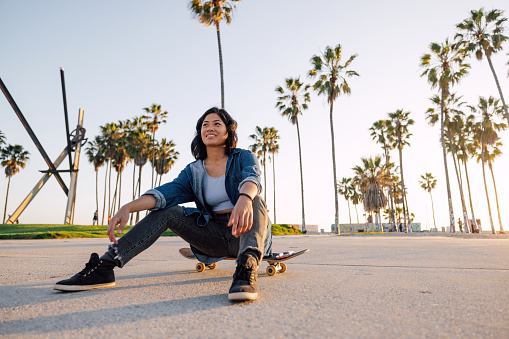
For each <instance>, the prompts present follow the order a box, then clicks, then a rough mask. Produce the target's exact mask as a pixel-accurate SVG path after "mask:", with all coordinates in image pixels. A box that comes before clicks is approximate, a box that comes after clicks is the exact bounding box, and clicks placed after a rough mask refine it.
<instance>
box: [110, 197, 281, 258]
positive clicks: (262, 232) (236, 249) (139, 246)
mask: <svg viewBox="0 0 509 339" xmlns="http://www.w3.org/2000/svg"><path fill="white" fill-rule="evenodd" d="M196 219H197V218H196V214H192V215H189V216H186V215H185V214H184V212H183V208H182V206H179V205H175V206H172V207H169V208H167V209H165V210H159V211H153V212H151V213H149V214H148V215H147V216H146V217H145V218H143V219H142V220H141V221H140V222H138V223H137V224H136V225H134V227H133V228H132V229H130V230H129V232H127V233H126V234H125V235H124V236H122V237H121V238H120V239H118V244H111V245H110V246H109V249H108V252H106V253H105V255H103V258H106V259H108V258H114V260H115V261H116V263H117V266H119V267H123V266H124V265H125V264H127V263H128V262H129V261H130V260H131V259H132V258H134V257H135V256H137V255H138V254H139V253H141V252H143V251H144V250H146V249H147V248H149V247H150V246H151V245H152V244H153V243H154V242H155V241H156V240H157V239H158V238H159V237H160V236H161V234H163V232H164V231H166V230H167V229H170V230H172V231H173V232H174V233H175V234H177V235H178V236H180V237H181V238H182V239H183V240H185V241H187V242H188V243H189V244H190V245H191V249H192V250H193V252H194V254H195V255H196V256H197V258H198V259H199V260H200V261H201V262H203V263H205V264H211V263H213V262H217V261H219V260H221V259H223V258H224V257H238V256H240V255H242V254H243V253H244V252H245V251H250V252H255V253H256V254H258V255H257V257H258V258H257V259H258V264H260V260H261V257H262V256H267V255H271V252H272V234H271V223H270V221H269V217H268V213H267V206H266V204H265V201H264V200H263V198H261V197H260V196H256V197H255V199H254V202H253V225H252V227H251V229H250V230H249V231H247V232H246V233H244V234H243V235H241V236H240V237H238V238H235V236H233V235H232V228H231V227H228V221H229V219H230V213H227V214H212V217H211V219H210V220H209V222H208V223H207V225H206V226H198V225H197V222H196Z"/></svg>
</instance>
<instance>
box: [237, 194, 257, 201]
mask: <svg viewBox="0 0 509 339" xmlns="http://www.w3.org/2000/svg"><path fill="white" fill-rule="evenodd" d="M240 195H243V196H245V197H248V198H249V200H251V202H254V198H251V196H250V195H249V194H247V193H239V196H240Z"/></svg>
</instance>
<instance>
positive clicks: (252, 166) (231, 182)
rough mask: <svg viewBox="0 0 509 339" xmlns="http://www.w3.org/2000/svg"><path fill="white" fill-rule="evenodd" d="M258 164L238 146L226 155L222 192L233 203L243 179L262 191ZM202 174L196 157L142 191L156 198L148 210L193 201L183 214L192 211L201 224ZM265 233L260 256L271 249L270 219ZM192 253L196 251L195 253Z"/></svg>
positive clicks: (204, 211) (204, 209)
mask: <svg viewBox="0 0 509 339" xmlns="http://www.w3.org/2000/svg"><path fill="white" fill-rule="evenodd" d="M260 173H261V172H260V168H259V167H258V161H257V159H256V156H255V155H254V153H253V152H251V151H247V150H244V149H240V148H235V149H234V150H233V152H232V154H230V155H229V156H228V160H227V162H226V173H225V186H226V194H227V195H228V198H229V199H230V201H231V202H232V204H233V205H235V204H236V203H237V200H238V199H239V191H240V187H241V186H242V185H243V184H244V183H245V182H247V181H250V182H252V183H254V184H256V186H257V187H258V194H260V193H261V191H262V185H261V183H260ZM204 175H205V167H204V166H203V160H196V161H194V162H192V163H190V164H189V165H187V166H186V168H184V169H183V170H182V171H181V172H180V174H179V175H178V177H177V178H175V179H174V180H173V181H172V182H169V183H166V184H164V185H162V186H159V187H156V188H154V189H150V190H148V191H147V192H145V193H144V194H143V195H146V194H150V195H153V196H154V197H155V198H156V205H155V206H154V208H152V209H151V210H150V211H157V210H164V209H166V208H169V207H171V206H174V205H179V204H183V203H186V202H194V203H195V204H196V208H193V207H183V208H184V214H185V215H187V216H189V215H192V214H195V213H196V215H197V216H196V218H197V220H196V222H197V224H198V226H203V227H205V226H206V225H207V223H208V222H209V220H210V216H211V213H212V210H211V208H210V206H208V205H207V204H205V199H204V198H203V177H204ZM267 228H268V229H267V237H266V239H265V253H263V256H267V255H270V254H271V253H272V248H271V247H272V234H271V225H270V220H269V224H268V225H267ZM195 254H196V253H195ZM199 259H200V261H201V259H204V261H202V262H204V263H211V262H214V261H218V260H220V259H219V258H214V259H215V260H214V259H213V258H210V259H213V260H205V258H199Z"/></svg>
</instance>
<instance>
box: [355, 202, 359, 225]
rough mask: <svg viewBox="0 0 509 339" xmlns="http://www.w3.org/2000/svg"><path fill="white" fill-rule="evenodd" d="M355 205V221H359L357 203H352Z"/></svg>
mask: <svg viewBox="0 0 509 339" xmlns="http://www.w3.org/2000/svg"><path fill="white" fill-rule="evenodd" d="M354 206H355V214H356V215H357V223H359V212H357V204H354Z"/></svg>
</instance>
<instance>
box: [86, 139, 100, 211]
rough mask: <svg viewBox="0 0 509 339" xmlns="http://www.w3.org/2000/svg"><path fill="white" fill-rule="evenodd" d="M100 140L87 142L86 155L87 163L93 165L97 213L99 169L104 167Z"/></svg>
mask: <svg viewBox="0 0 509 339" xmlns="http://www.w3.org/2000/svg"><path fill="white" fill-rule="evenodd" d="M100 144H101V138H100V137H99V136H96V137H95V140H93V141H89V142H88V147H87V150H86V154H87V157H88V162H90V163H92V164H93V165H94V170H95V210H96V211H98V212H99V189H98V185H99V168H100V167H101V166H102V165H104V154H103V153H102V152H101V147H100Z"/></svg>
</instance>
